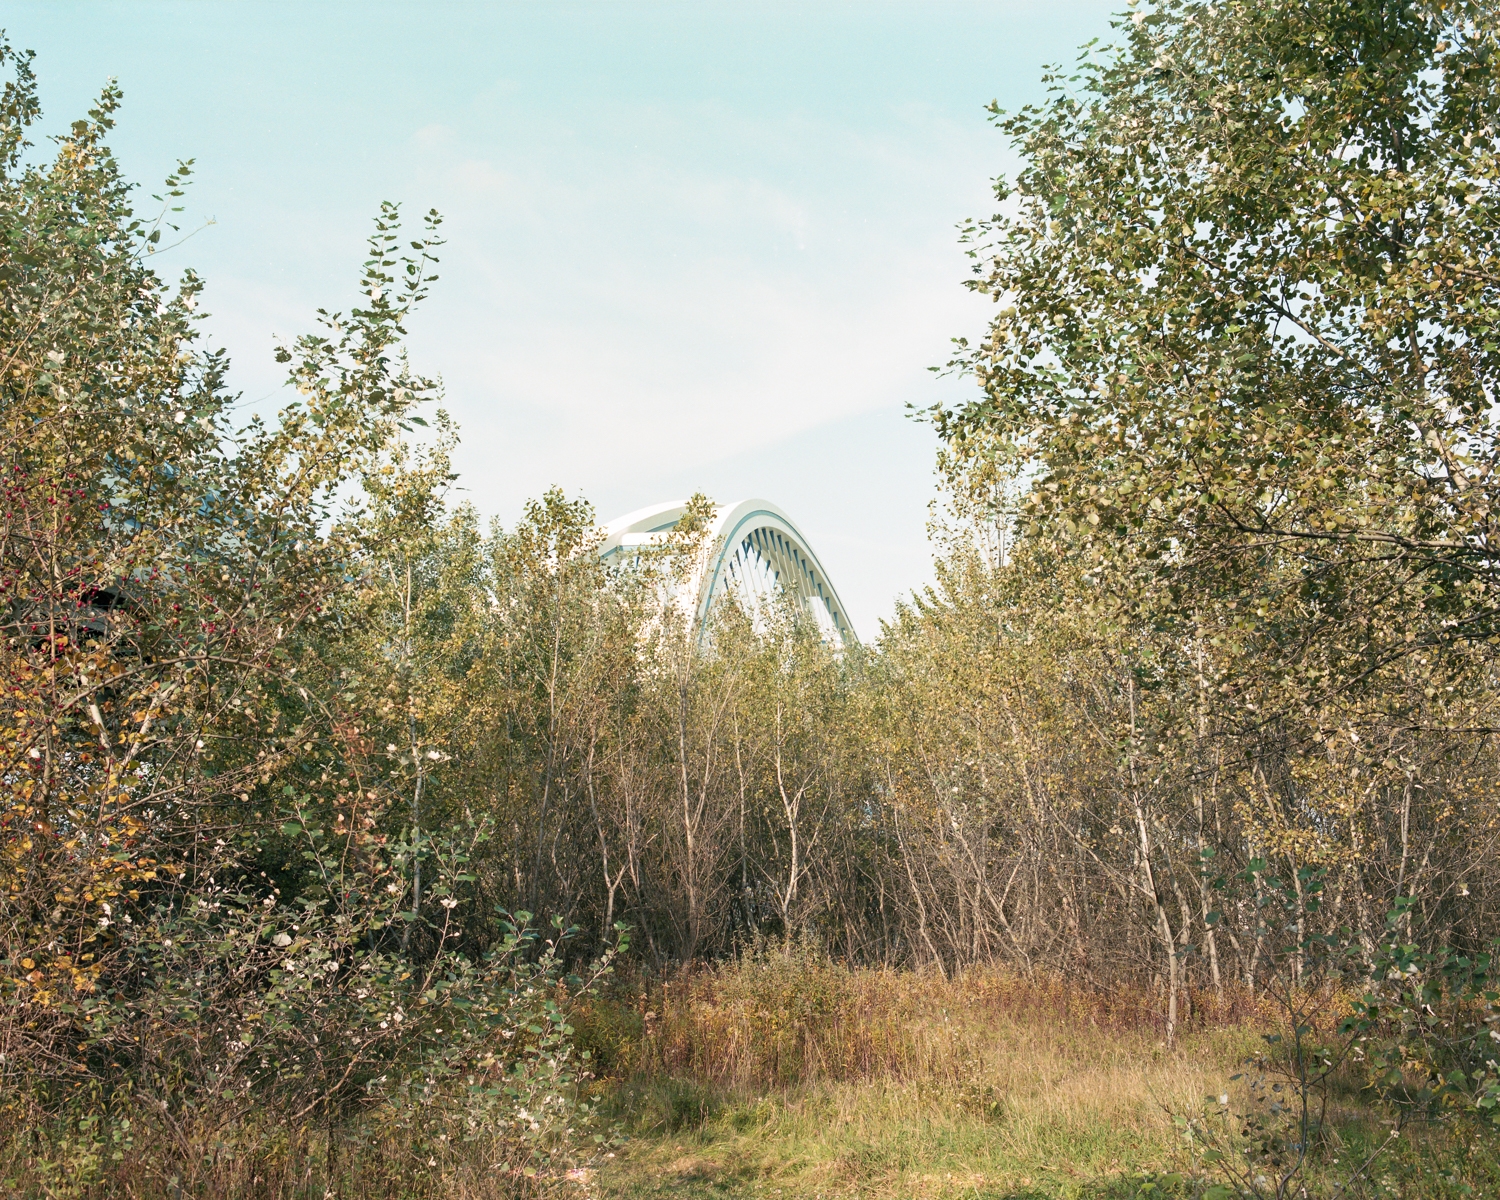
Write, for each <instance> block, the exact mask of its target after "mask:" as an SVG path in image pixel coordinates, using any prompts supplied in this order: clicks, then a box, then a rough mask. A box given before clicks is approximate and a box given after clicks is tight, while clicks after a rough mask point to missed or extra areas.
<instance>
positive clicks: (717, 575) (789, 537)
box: [599, 500, 858, 643]
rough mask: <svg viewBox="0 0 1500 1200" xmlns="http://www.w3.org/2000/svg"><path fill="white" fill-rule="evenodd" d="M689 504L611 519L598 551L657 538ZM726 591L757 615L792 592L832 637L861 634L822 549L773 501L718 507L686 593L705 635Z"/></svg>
mask: <svg viewBox="0 0 1500 1200" xmlns="http://www.w3.org/2000/svg"><path fill="white" fill-rule="evenodd" d="M686 508H687V502H686V501H683V500H673V501H669V502H668V503H666V504H655V505H652V506H651V507H650V508H642V509H638V510H637V511H636V512H633V513H627V514H626V515H625V516H623V517H620V518H619V519H618V520H614V521H611V522H610V523H609V524H608V525H606V526H605V527H604V531H605V539H604V542H603V544H602V545H601V546H600V548H599V555H600V557H601V558H603V559H604V560H605V561H606V562H608V561H611V560H613V559H617V558H621V557H629V556H630V555H632V554H635V553H639V552H640V551H642V550H644V549H646V548H648V547H651V546H656V545H660V544H661V543H662V542H663V541H664V540H665V539H666V537H667V535H668V534H670V533H671V531H672V530H673V529H675V528H676V526H677V522H678V521H680V520H681V519H682V514H683V512H684V511H685V509H686ZM729 595H733V596H734V597H735V598H736V599H737V600H738V601H739V604H740V607H741V608H743V609H744V610H745V611H746V612H748V613H749V614H750V615H751V617H752V619H753V618H755V617H756V616H757V615H758V614H761V613H764V612H766V610H767V608H768V606H769V605H770V604H771V603H772V602H773V600H774V598H775V597H777V596H786V597H790V598H791V600H792V601H793V603H794V604H795V605H796V606H797V607H798V608H800V609H802V610H804V611H805V612H806V613H807V614H808V616H809V617H811V618H812V619H813V620H814V621H816V622H817V625H818V628H819V629H820V630H822V632H823V636H824V638H826V639H827V640H829V641H836V642H842V643H852V642H855V641H857V640H858V639H857V638H856V636H855V633H854V627H853V626H852V625H851V624H850V623H849V618H848V616H847V614H846V613H845V611H844V603H843V601H842V600H840V599H839V596H838V592H837V591H835V590H834V586H833V582H832V580H830V579H829V578H828V572H827V570H826V569H825V568H824V566H823V564H822V563H821V562H819V561H818V556H817V554H815V553H814V552H813V549H812V547H811V546H810V545H808V542H807V539H806V538H805V537H803V536H802V531H801V530H799V529H798V528H797V526H796V525H795V524H793V522H792V519H791V517H789V516H787V515H786V513H784V512H783V511H782V510H781V509H779V508H777V507H776V505H774V504H772V503H771V502H770V501H769V500H741V501H740V502H739V503H737V504H723V505H720V506H719V507H718V508H717V509H716V510H715V511H714V516H713V519H712V520H711V521H710V522H709V527H708V536H707V537H706V538H705V539H704V543H703V550H702V552H701V553H700V555H699V558H698V562H697V565H696V567H695V568H694V570H693V573H692V576H691V578H690V579H689V581H688V584H687V587H686V589H685V594H684V596H683V600H684V607H688V609H689V611H690V612H691V613H692V615H693V618H694V621H695V623H696V625H697V628H698V633H699V636H700V637H702V636H703V633H704V631H705V630H706V629H707V628H708V617H709V613H710V611H711V610H712V608H713V606H714V605H715V604H716V603H717V602H719V601H720V600H722V599H723V598H724V597H725V596H729ZM689 606H690V607H689Z"/></svg>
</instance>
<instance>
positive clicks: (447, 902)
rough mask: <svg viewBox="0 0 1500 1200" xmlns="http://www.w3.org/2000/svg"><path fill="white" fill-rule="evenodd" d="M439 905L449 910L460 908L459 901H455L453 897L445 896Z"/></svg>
mask: <svg viewBox="0 0 1500 1200" xmlns="http://www.w3.org/2000/svg"><path fill="white" fill-rule="evenodd" d="M438 903H439V904H441V905H442V906H443V907H444V908H447V909H454V908H457V907H458V901H457V900H455V899H454V898H453V897H452V896H444V897H443V898H442V899H441V900H439V901H438Z"/></svg>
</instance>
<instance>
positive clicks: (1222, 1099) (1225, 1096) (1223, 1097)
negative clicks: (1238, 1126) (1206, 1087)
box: [1219, 1092, 1229, 1104]
mask: <svg viewBox="0 0 1500 1200" xmlns="http://www.w3.org/2000/svg"><path fill="white" fill-rule="evenodd" d="M1219 1103H1220V1104H1228V1103H1229V1093H1228V1092H1220V1093H1219Z"/></svg>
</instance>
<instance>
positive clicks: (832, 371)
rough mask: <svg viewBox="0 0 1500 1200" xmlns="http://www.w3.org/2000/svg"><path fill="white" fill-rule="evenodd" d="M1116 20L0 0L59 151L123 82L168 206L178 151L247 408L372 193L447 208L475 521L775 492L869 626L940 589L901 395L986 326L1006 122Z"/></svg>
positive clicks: (927, 456) (190, 255) (1032, 12)
mask: <svg viewBox="0 0 1500 1200" xmlns="http://www.w3.org/2000/svg"><path fill="white" fill-rule="evenodd" d="M1119 7H1121V5H1120V4H1119V3H1099V2H1096V0H989V2H988V3H974V2H963V3H956V2H948V0H926V2H907V3H880V2H876V0H866V2H861V3H832V2H826V0H801V2H799V3H759V2H754V0H742V2H736V3H720V2H715V0H686V2H681V3H631V2H625V0H610V2H593V3H575V2H560V0H551V2H547V3H542V2H539V0H538V2H533V3H485V4H475V3H457V2H454V3H443V2H439V0H427V2H424V3H414V2H405V3H379V2H372V0H357V2H349V3H342V2H340V3H333V2H323V3H318V2H315V0H298V2H296V3H272V2H269V0H260V2H257V3H248V2H241V3H215V2H212V0H190V2H182V3H150V2H147V0H131V2H129V3H126V2H124V0H119V2H115V3H67V2H63V0H46V2H45V3H28V2H25V0H9V3H7V4H6V6H5V10H4V15H3V17H0V20H3V22H4V25H5V29H6V33H7V35H8V37H9V38H10V40H11V42H12V44H13V45H15V46H18V47H22V48H30V49H33V50H35V51H36V52H37V64H36V66H37V74H38V77H39V81H40V86H41V92H42V102H43V106H44V111H45V113H46V116H45V118H44V123H43V125H44V129H45V130H46V131H48V132H60V131H62V130H63V129H65V128H66V127H67V124H68V123H69V122H71V121H72V120H74V119H76V118H77V117H79V116H81V115H82V114H83V112H84V111H85V110H86V108H87V107H88V104H89V101H90V99H91V97H93V96H94V95H96V94H97V92H98V91H99V89H100V87H101V86H102V85H103V84H104V82H105V80H106V79H108V78H110V77H113V78H115V79H117V80H118V81H119V83H120V85H121V87H122V88H123V90H124V93H125V104H124V108H123V111H122V113H121V115H120V121H119V126H118V128H117V129H116V131H115V132H114V134H113V135H112V137H111V145H112V146H113V148H114V149H115V151H116V153H117V155H118V156H119V158H120V160H121V162H122V164H123V165H124V168H125V170H126V172H127V173H128V175H129V176H130V177H131V178H132V179H134V180H136V181H138V182H140V183H141V184H142V185H143V188H142V193H143V194H142V196H141V201H142V205H143V206H147V205H150V204H151V201H150V200H149V193H150V192H152V191H155V190H159V189H157V188H156V187H155V186H154V185H156V184H157V183H158V182H159V181H160V180H161V179H162V178H164V177H165V175H166V174H167V172H168V171H170V170H171V169H172V168H173V166H174V165H175V163H176V161H177V160H178V159H184V158H193V159H195V160H196V162H195V166H194V173H195V182H194V183H193V186H192V188H191V190H190V193H189V196H188V200H187V203H188V212H187V213H186V214H185V216H186V218H187V221H188V225H187V228H196V227H197V226H199V225H203V224H204V222H207V221H212V222H213V223H212V224H211V225H207V226H206V227H205V228H202V229H201V231H200V232H197V233H196V234H195V235H194V236H193V237H192V238H191V239H190V240H188V241H187V242H186V243H184V244H183V245H182V246H180V247H178V248H177V249H175V250H172V251H171V252H170V253H168V254H166V255H164V256H162V258H161V259H160V260H158V269H159V270H161V271H162V272H163V273H168V274H176V273H177V272H179V271H180V270H181V269H182V268H185V267H189V266H191V267H192V268H194V269H195V270H197V271H198V272H199V273H200V274H201V275H203V276H205V277H206V279H207V281H208V288H207V293H206V296H207V300H206V307H207V308H208V309H209V311H210V312H211V314H212V316H211V317H210V319H209V321H208V322H207V330H206V340H207V341H208V342H209V343H210V344H211V345H213V346H216V347H217V346H223V347H225V348H226V349H227V350H228V351H229V352H230V354H231V356H232V360H233V364H234V365H233V368H232V371H231V376H230V379H231V385H232V386H233V387H234V388H235V389H236V390H238V391H240V392H242V394H243V397H244V403H245V405H246V410H247V411H249V410H257V409H258V410H261V411H265V412H268V413H269V412H273V411H274V409H275V408H276V407H277V405H278V403H280V402H283V401H284V396H283V394H282V392H281V387H282V368H279V367H278V366H277V365H276V363H275V362H274V360H273V358H272V349H273V346H274V344H275V340H276V339H277V338H282V339H289V338H291V337H295V336H296V335H298V334H300V333H303V332H307V331H309V330H310V329H312V328H313V314H314V312H315V310H316V309H318V308H320V307H326V308H331V309H340V308H342V309H347V308H348V307H349V306H350V304H351V303H353V302H354V301H355V296H356V289H355V284H356V282H357V279H358V272H359V265H360V263H361V262H362V261H363V258H364V255H363V248H364V239H365V237H366V236H367V235H368V232H369V229H370V222H371V220H372V218H373V216H374V214H375V212H376V211H377V209H378V207H379V205H380V202H381V201H383V200H393V201H397V202H399V203H400V204H401V205H402V206H403V211H404V212H405V213H406V214H407V216H408V217H409V218H410V219H411V221H412V225H413V228H415V227H417V226H418V224H419V222H418V218H419V216H420V214H422V213H424V212H426V211H427V210H428V209H430V208H436V209H438V210H439V211H440V212H441V213H442V214H443V216H444V225H443V234H444V236H445V237H446V239H447V244H446V246H444V247H443V249H442V250H441V251H440V252H439V253H440V256H441V258H442V263H441V265H440V267H439V274H440V276H441V278H440V280H439V282H438V283H437V284H436V285H435V287H434V291H433V295H432V297H431V299H430V300H429V301H428V302H427V304H426V305H425V306H424V307H423V308H422V310H420V312H419V313H418V315H417V316H416V317H415V318H414V319H413V320H412V321H411V323H410V326H409V328H410V335H411V337H410V343H409V345H410V350H411V356H412V360H413V365H414V366H415V367H416V368H417V369H418V370H419V371H421V372H423V373H425V374H430V375H436V376H440V377H441V378H442V380H443V382H444V385H445V391H446V399H445V402H444V403H445V406H446V407H447V408H448V409H449V410H450V411H451V412H452V413H453V415H454V416H455V418H456V419H457V420H458V422H459V424H460V426H461V429H462V438H463V441H462V444H461V446H460V449H459V452H458V455H457V459H456V465H457V468H458V470H459V471H460V473H461V479H460V481H459V482H460V486H461V487H462V488H463V489H464V490H463V491H462V492H461V493H460V496H461V497H462V498H464V499H467V500H469V501H472V502H473V503H474V504H475V505H476V507H478V509H479V510H480V511H481V512H483V513H485V514H486V515H489V516H493V517H496V518H498V519H499V520H500V521H501V522H502V523H504V524H505V525H512V524H514V523H515V521H516V520H517V519H518V518H519V517H520V515H521V513H522V511H523V506H524V504H525V502H526V500H527V498H529V497H534V496H538V495H540V494H541V493H542V492H543V491H545V490H546V489H547V488H549V487H553V486H557V487H561V488H563V489H565V490H566V491H567V492H568V493H569V494H570V495H583V496H585V497H586V498H587V499H589V500H590V501H591V502H592V503H593V505H594V507H595V510H596V512H597V514H598V517H599V519H600V520H601V522H602V521H608V520H609V519H611V518H612V517H615V516H619V515H621V514H623V513H626V512H628V511H630V510H632V509H636V508H641V507H644V506H646V505H648V504H652V503H655V502H657V501H665V500H671V499H677V498H680V497H683V496H686V495H689V494H691V493H692V492H696V491H702V492H705V493H707V494H708V495H710V496H712V497H713V498H714V499H716V500H719V501H721V502H729V501H735V500H740V499H747V498H751V497H760V498H764V499H768V500H771V501H773V502H774V503H776V504H778V505H779V506H780V507H782V508H783V509H784V510H786V511H787V512H788V513H790V515H791V516H792V518H793V519H794V520H795V521H796V523H797V524H798V526H799V527H800V528H801V529H802V531H803V533H804V534H805V535H806V536H807V538H808V540H809V542H810V543H811V545H812V546H813V548H814V550H815V551H816V552H817V554H818V556H819V557H820V558H821V559H822V561H823V564H824V566H825V567H826V568H827V570H828V572H829V575H830V576H831V578H832V579H833V582H834V584H835V586H836V587H837V588H838V590H839V593H840V595H841V597H842V598H843V601H844V604H845V606H846V608H847V609H848V611H849V613H850V616H851V617H852V619H853V622H854V625H855V628H856V629H857V631H858V632H859V633H860V635H861V636H863V637H866V638H869V637H873V636H875V635H876V634H877V633H878V630H879V622H880V620H881V619H883V618H888V617H889V616H890V614H891V612H892V610H893V607H894V603H895V601H896V599H897V597H898V596H902V595H905V594H907V593H908V592H909V591H910V590H912V589H913V588H917V587H919V586H921V585H922V584H924V583H925V582H926V581H927V580H929V579H930V578H931V553H930V549H929V545H928V540H927V529H926V525H927V521H928V512H929V509H928V506H929V503H930V501H931V500H932V499H933V497H934V496H935V494H936V479H935V477H934V474H933V459H934V454H935V451H936V443H935V439H934V437H933V434H932V430H931V428H930V427H929V426H927V425H924V424H921V423H919V422H915V421H913V420H911V419H910V418H909V416H908V413H907V407H906V406H907V405H915V406H916V407H918V408H926V407H928V406H929V405H932V404H934V403H938V402H943V403H953V402H956V401H960V400H962V399H963V398H965V397H966V396H967V395H969V394H970V389H971V388H972V387H973V385H972V383H970V382H968V381H965V380H962V379H958V378H944V377H939V376H937V375H935V374H934V373H933V372H932V371H931V370H930V369H929V368H931V367H933V366H937V365H940V364H942V363H944V362H946V361H947V359H948V358H949V357H950V339H952V338H955V337H959V336H969V337H973V336H974V335H976V334H978V333H980V332H981V331H982V330H983V329H984V327H985V323H986V319H987V316H988V312H987V307H986V302H985V301H984V300H983V299H982V298H980V297H978V296H976V295H974V294H972V293H970V292H968V291H967V290H966V289H964V287H963V286H962V282H963V280H964V279H965V278H966V277H967V276H968V272H969V265H970V264H969V261H968V260H967V259H966V258H965V256H964V252H963V248H962V247H961V246H960V245H959V242H958V234H957V229H956V227H957V226H958V224H959V223H960V222H962V221H963V220H964V219H965V218H969V217H975V216H984V215H988V214H989V213H990V212H991V211H992V210H993V208H994V201H993V198H992V192H991V181H992V179H993V177H994V176H995V175H997V174H1001V173H1011V172H1013V171H1014V170H1015V167H1016V160H1015V157H1014V155H1013V153H1012V152H1011V150H1010V149H1009V148H1008V146H1007V145H1006V142H1005V139H1004V138H1003V136H1002V135H1001V134H1000V133H999V132H998V131H997V130H996V129H995V128H994V127H993V126H992V124H991V123H990V122H989V120H988V118H987V114H986V113H985V111H984V109H985V106H986V105H987V104H989V103H990V102H991V101H992V100H997V101H998V102H999V103H1000V105H1001V107H1002V108H1008V109H1014V108H1018V107H1020V106H1021V105H1023V104H1026V103H1031V102H1035V101H1037V100H1039V99H1040V98H1041V97H1042V95H1043V89H1042V84H1041V76H1042V73H1043V69H1044V65H1045V64H1048V63H1058V62H1063V63H1071V62H1072V61H1073V60H1074V58H1075V56H1076V53H1077V48H1078V47H1079V46H1080V45H1082V44H1083V43H1085V42H1087V41H1089V40H1090V39H1093V38H1100V39H1101V40H1106V41H1107V40H1109V39H1110V36H1111V30H1110V27H1109V22H1110V13H1111V11H1112V10H1115V9H1118V8H1119Z"/></svg>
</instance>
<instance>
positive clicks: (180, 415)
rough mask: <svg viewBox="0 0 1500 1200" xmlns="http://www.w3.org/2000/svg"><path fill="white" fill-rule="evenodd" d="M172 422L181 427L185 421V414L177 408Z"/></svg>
mask: <svg viewBox="0 0 1500 1200" xmlns="http://www.w3.org/2000/svg"><path fill="white" fill-rule="evenodd" d="M172 420H174V421H176V422H177V423H178V424H179V425H181V424H182V423H183V422H184V421H186V420H187V413H185V412H183V411H182V409H180V408H179V409H178V410H177V415H176V416H175V417H173V418H172Z"/></svg>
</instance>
